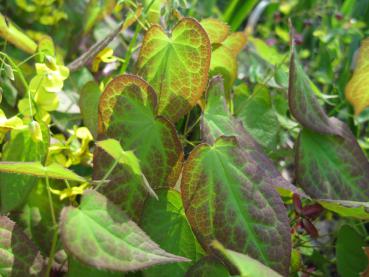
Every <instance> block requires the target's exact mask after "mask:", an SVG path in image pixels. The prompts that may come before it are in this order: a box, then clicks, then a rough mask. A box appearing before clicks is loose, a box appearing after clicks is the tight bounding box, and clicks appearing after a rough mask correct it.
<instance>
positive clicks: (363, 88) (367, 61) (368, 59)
mask: <svg viewBox="0 0 369 277" xmlns="http://www.w3.org/2000/svg"><path fill="white" fill-rule="evenodd" d="M345 95H346V98H347V100H348V101H349V102H350V103H351V104H352V105H353V106H354V108H355V114H356V115H359V114H360V113H361V112H362V111H363V110H364V109H365V108H366V107H368V106H369V38H366V39H364V40H363V41H362V42H361V46H360V50H359V55H358V57H357V62H356V68H355V71H354V74H353V76H352V78H351V80H350V81H349V82H348V84H347V86H346V90H345Z"/></svg>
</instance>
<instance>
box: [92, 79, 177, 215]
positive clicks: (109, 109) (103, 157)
mask: <svg viewBox="0 0 369 277" xmlns="http://www.w3.org/2000/svg"><path fill="white" fill-rule="evenodd" d="M156 110H157V105H156V94H155V92H154V90H153V89H152V88H151V87H150V86H149V85H148V84H147V83H146V82H145V81H144V80H142V79H141V78H139V77H137V76H134V75H122V76H119V77H117V78H115V79H114V80H113V81H111V82H110V83H109V85H108V86H107V88H106V89H105V91H104V93H103V94H102V96H101V98H100V106H99V133H100V137H101V139H103V138H104V137H105V138H106V137H109V138H114V139H116V140H118V141H120V142H121V143H122V148H123V149H124V150H125V151H134V153H135V155H136V157H137V158H138V160H139V161H140V166H141V169H142V172H143V174H144V175H145V177H146V178H147V180H148V183H149V184H150V185H151V186H152V188H153V189H156V188H159V187H170V186H174V185H175V183H176V181H177V179H178V177H179V174H180V170H181V164H182V157H183V152H182V146H181V143H180V141H179V138H178V136H177V134H176V130H175V128H174V126H173V125H172V124H171V123H170V122H169V121H168V120H166V119H165V118H164V117H161V116H157V115H156ZM112 164H113V160H112V158H111V157H109V156H108V155H107V154H105V153H104V152H103V151H101V150H100V151H99V149H97V150H96V152H95V155H94V172H93V177H94V179H95V180H99V179H101V178H103V176H104V175H105V174H106V172H108V170H110V168H111V167H112ZM130 172H131V170H130V169H129V168H126V167H125V166H124V165H122V164H119V165H118V166H117V167H116V169H115V170H113V172H112V174H111V175H110V176H109V177H108V179H109V180H110V182H109V183H108V184H106V185H104V186H103V187H102V190H101V191H102V192H103V193H104V194H105V195H107V196H108V197H109V199H110V200H111V201H113V202H114V203H116V204H118V205H120V206H121V207H122V208H123V209H124V210H125V211H126V212H127V213H128V215H129V216H131V217H133V218H134V219H136V218H137V216H138V215H139V214H140V213H141V211H142V205H143V202H144V200H145V199H146V190H144V189H143V188H142V186H140V183H141V182H142V178H141V176H137V175H134V174H132V173H130Z"/></svg>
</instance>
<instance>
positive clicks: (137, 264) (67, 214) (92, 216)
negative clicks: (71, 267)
mask: <svg viewBox="0 0 369 277" xmlns="http://www.w3.org/2000/svg"><path fill="white" fill-rule="evenodd" d="M60 222H61V226H60V230H61V238H62V242H63V245H64V247H65V249H66V250H67V252H68V253H70V254H72V255H73V256H74V257H75V258H76V259H78V260H79V261H81V262H83V263H85V264H87V265H89V266H92V267H96V268H99V269H103V270H112V271H122V272H126V271H133V270H139V269H143V268H146V267H148V266H152V265H156V264H161V263H171V262H186V261H188V259H186V258H183V257H179V256H175V255H172V254H169V253H167V252H165V251H164V250H162V249H160V248H159V246H158V245H157V244H156V243H154V242H153V241H152V240H151V239H150V238H149V237H148V236H147V235H146V234H145V233H144V232H143V231H142V230H141V229H140V228H139V227H138V226H137V225H136V224H135V223H134V222H133V221H131V220H130V219H129V218H128V217H127V216H126V214H125V213H124V212H122V211H121V210H120V209H119V208H118V207H117V206H115V205H114V204H112V203H110V202H109V201H108V200H107V199H106V198H105V197H104V196H103V195H102V194H100V193H98V192H95V191H92V190H87V191H86V192H85V193H84V194H83V196H82V201H81V205H80V206H79V207H78V208H75V207H71V206H70V207H66V208H64V209H63V211H62V213H61V220H60Z"/></svg>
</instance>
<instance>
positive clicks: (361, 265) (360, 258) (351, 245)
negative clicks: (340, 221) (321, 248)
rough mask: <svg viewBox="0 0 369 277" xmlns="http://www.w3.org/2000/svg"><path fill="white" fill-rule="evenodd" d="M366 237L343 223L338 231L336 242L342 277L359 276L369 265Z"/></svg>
mask: <svg viewBox="0 0 369 277" xmlns="http://www.w3.org/2000/svg"><path fill="white" fill-rule="evenodd" d="M364 246H366V243H365V238H364V237H362V236H361V235H360V234H358V233H357V232H356V231H355V230H354V229H353V228H352V227H350V226H348V225H343V226H342V227H341V229H340V230H339V232H338V236H337V243H336V255H337V270H338V273H339V275H340V276H342V277H352V276H359V274H360V273H361V272H363V271H364V270H365V268H366V267H367V265H368V258H367V256H366V255H365V253H364V251H363V247H364Z"/></svg>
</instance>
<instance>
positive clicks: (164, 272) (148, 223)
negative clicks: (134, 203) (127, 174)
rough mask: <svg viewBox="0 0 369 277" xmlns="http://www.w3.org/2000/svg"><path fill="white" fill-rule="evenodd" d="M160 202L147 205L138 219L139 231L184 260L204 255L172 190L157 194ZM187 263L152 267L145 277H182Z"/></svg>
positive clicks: (149, 202) (160, 191)
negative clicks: (139, 221) (140, 228)
mask: <svg viewBox="0 0 369 277" xmlns="http://www.w3.org/2000/svg"><path fill="white" fill-rule="evenodd" d="M157 193H158V196H159V201H157V200H155V199H153V198H150V199H148V200H147V201H146V203H145V207H144V211H143V214H142V218H141V223H140V226H141V227H142V229H143V230H144V231H145V232H146V233H147V234H148V235H149V236H150V237H151V239H152V240H154V241H155V242H156V243H157V244H159V245H160V247H162V248H163V249H164V250H165V251H168V252H170V253H173V254H175V255H179V256H183V257H186V258H189V259H191V260H192V261H196V260H198V259H199V258H200V257H201V256H203V255H204V251H203V250H202V248H201V246H200V245H199V243H198V242H197V239H196V237H195V235H194V234H193V232H192V230H191V226H190V225H189V223H188V221H187V218H186V215H185V213H184V209H183V205H182V199H181V195H180V193H179V192H177V191H175V190H163V189H162V190H159V191H158V192H157ZM190 266H191V264H190V263H177V264H172V265H165V266H161V265H159V266H155V267H151V268H149V269H148V270H146V271H145V276H175V275H181V276H182V275H184V274H185V272H186V271H187V269H188V268H189V267H190Z"/></svg>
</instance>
